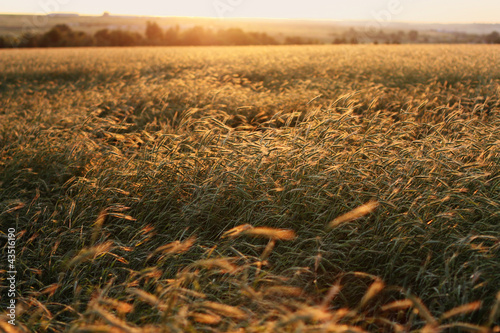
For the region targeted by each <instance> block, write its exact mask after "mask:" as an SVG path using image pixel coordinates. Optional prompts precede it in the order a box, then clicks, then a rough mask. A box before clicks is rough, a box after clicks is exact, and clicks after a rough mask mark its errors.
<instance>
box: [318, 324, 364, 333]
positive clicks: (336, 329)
mask: <svg viewBox="0 0 500 333" xmlns="http://www.w3.org/2000/svg"><path fill="white" fill-rule="evenodd" d="M321 332H332V333H365V332H366V331H365V330H363V329H361V328H359V327H355V326H348V325H339V324H335V323H331V324H328V325H326V326H324V327H322V330H321Z"/></svg>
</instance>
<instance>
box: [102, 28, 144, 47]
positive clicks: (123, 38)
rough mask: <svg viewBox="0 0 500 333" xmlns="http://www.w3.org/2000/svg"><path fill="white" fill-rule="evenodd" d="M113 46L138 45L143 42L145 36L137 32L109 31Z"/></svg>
mask: <svg viewBox="0 0 500 333" xmlns="http://www.w3.org/2000/svg"><path fill="white" fill-rule="evenodd" d="M109 38H110V42H111V46H137V45H141V44H143V38H142V36H141V35H140V34H138V33H136V32H130V31H123V30H112V31H110V33H109Z"/></svg>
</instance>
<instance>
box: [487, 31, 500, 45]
mask: <svg viewBox="0 0 500 333" xmlns="http://www.w3.org/2000/svg"><path fill="white" fill-rule="evenodd" d="M485 42H486V43H488V44H500V34H499V33H498V32H497V31H493V32H492V33H490V34H488V35H486V37H485Z"/></svg>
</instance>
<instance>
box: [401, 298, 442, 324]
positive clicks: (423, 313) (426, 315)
mask: <svg viewBox="0 0 500 333" xmlns="http://www.w3.org/2000/svg"><path fill="white" fill-rule="evenodd" d="M408 298H409V299H410V300H411V301H412V303H413V305H414V306H415V308H417V309H418V313H419V315H420V317H422V319H424V320H425V321H426V322H427V324H428V325H430V326H433V327H436V326H437V320H436V318H434V317H433V316H432V315H431V312H430V311H429V309H427V307H426V306H425V305H424V304H423V303H422V301H421V300H420V299H418V298H417V297H415V296H413V295H408Z"/></svg>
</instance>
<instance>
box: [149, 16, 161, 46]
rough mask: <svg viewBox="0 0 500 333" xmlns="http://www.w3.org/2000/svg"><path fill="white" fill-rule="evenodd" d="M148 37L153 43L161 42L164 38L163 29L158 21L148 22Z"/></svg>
mask: <svg viewBox="0 0 500 333" xmlns="http://www.w3.org/2000/svg"><path fill="white" fill-rule="evenodd" d="M146 38H147V39H148V41H150V42H151V43H153V44H159V43H160V42H161V41H162V40H163V31H162V30H161V28H160V26H159V25H158V24H157V23H156V22H150V21H148V22H146Z"/></svg>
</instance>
